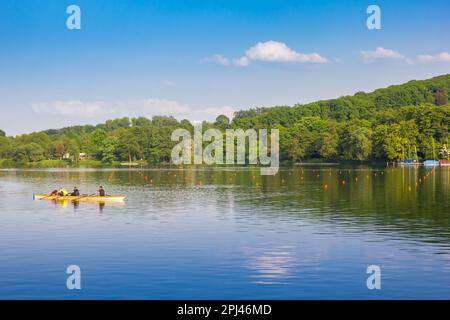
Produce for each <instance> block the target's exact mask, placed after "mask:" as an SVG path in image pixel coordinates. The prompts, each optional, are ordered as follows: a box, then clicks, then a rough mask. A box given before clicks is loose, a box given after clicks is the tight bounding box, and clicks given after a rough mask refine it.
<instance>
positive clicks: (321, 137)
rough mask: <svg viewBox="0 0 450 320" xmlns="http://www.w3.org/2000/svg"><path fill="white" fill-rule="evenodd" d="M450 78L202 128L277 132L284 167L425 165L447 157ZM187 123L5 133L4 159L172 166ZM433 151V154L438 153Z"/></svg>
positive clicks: (0, 149) (260, 112)
mask: <svg viewBox="0 0 450 320" xmlns="http://www.w3.org/2000/svg"><path fill="white" fill-rule="evenodd" d="M449 99H450V75H448V74H447V75H442V76H438V77H434V78H431V79H428V80H420V81H416V80H414V81H409V82H407V83H405V84H401V85H396V86H390V87H387V88H382V89H378V90H375V91H373V92H370V93H364V92H358V93H356V94H355V95H353V96H344V97H340V98H338V99H330V100H323V101H317V102H313V103H308V104H303V105H295V106H293V107H288V106H281V107H271V108H256V109H250V110H244V111H239V112H237V113H236V114H235V117H234V119H232V121H230V120H229V119H228V118H227V117H225V116H219V117H218V118H217V120H216V122H214V123H206V122H205V123H204V128H207V127H217V128H219V129H222V130H223V129H226V128H242V129H248V128H256V129H257V128H268V129H270V128H277V129H279V130H280V148H281V157H282V159H281V160H290V161H301V160H305V159H311V158H314V159H332V160H357V161H364V160H385V159H389V160H398V159H403V158H405V157H409V156H411V152H412V150H414V151H415V150H417V153H418V156H419V157H421V158H424V159H425V158H433V157H435V156H436V157H441V158H448V156H449V155H448V151H447V150H448V140H449V128H450V105H449V104H448V101H449ZM178 127H183V128H186V129H189V130H192V129H193V127H192V124H191V123H190V122H189V121H187V120H182V121H178V120H176V119H175V118H173V117H163V116H155V117H153V118H152V119H147V118H143V117H140V118H133V119H129V118H121V119H114V120H108V121H106V122H105V123H103V124H99V125H96V126H92V125H85V126H73V127H68V128H63V129H50V130H46V131H43V132H35V133H31V134H26V135H21V136H17V137H6V135H5V134H4V132H3V131H0V159H8V163H10V164H13V163H26V162H36V161H40V160H43V159H62V158H64V157H65V156H66V157H67V156H68V158H69V159H71V160H72V161H74V162H76V161H77V160H78V158H79V157H78V154H79V153H85V154H87V155H88V156H89V157H90V158H91V159H97V160H100V161H103V162H105V163H110V162H112V161H115V160H118V161H125V160H126V161H129V160H134V159H144V160H146V161H148V162H151V163H160V162H168V161H169V160H170V152H171V149H172V147H173V145H174V142H172V141H171V140H170V135H171V132H172V131H173V130H174V129H176V128H178ZM433 145H434V147H435V148H434V150H433Z"/></svg>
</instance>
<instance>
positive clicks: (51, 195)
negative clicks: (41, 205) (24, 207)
mask: <svg viewBox="0 0 450 320" xmlns="http://www.w3.org/2000/svg"><path fill="white" fill-rule="evenodd" d="M54 196H55V195H54V194H49V195H48V196H45V197H42V198H40V199H39V200H44V199H47V198H48V197H54ZM59 197H61V196H56V198H55V199H58V198H59Z"/></svg>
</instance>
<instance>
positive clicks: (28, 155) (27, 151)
mask: <svg viewBox="0 0 450 320" xmlns="http://www.w3.org/2000/svg"><path fill="white" fill-rule="evenodd" d="M43 157H44V149H43V148H42V147H41V146H40V145H38V144H37V143H35V142H31V143H28V144H24V145H21V146H18V147H17V148H16V149H15V150H14V153H13V160H14V161H15V162H17V163H26V162H37V161H40V160H42V159H43Z"/></svg>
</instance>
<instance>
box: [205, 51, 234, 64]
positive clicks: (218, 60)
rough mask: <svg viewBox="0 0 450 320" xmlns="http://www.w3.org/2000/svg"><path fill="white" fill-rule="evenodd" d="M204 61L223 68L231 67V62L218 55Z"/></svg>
mask: <svg viewBox="0 0 450 320" xmlns="http://www.w3.org/2000/svg"><path fill="white" fill-rule="evenodd" d="M205 61H208V62H215V63H218V64H221V65H223V66H229V65H231V60H230V59H228V58H225V57H224V56H221V55H220V54H215V55H213V56H212V57H208V58H205Z"/></svg>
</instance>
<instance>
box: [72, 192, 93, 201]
mask: <svg viewBox="0 0 450 320" xmlns="http://www.w3.org/2000/svg"><path fill="white" fill-rule="evenodd" d="M92 196H95V193H93V194H85V195H82V196H80V197H78V198H75V199H72V202H75V201H77V200H80V199H82V198H86V197H92Z"/></svg>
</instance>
